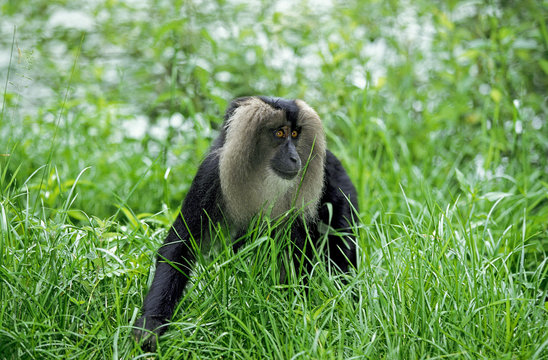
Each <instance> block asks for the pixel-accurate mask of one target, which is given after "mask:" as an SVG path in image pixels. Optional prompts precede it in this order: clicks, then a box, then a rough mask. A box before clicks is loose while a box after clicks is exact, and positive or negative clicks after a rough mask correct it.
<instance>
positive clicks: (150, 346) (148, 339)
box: [133, 315, 167, 352]
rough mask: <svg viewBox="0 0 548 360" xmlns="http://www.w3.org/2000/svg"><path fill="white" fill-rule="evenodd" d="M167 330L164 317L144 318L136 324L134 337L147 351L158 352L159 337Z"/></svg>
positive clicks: (149, 316)
mask: <svg viewBox="0 0 548 360" xmlns="http://www.w3.org/2000/svg"><path fill="white" fill-rule="evenodd" d="M166 329H167V326H166V321H165V318H164V317H163V316H153V315H152V316H151V315H148V316H143V317H141V318H140V319H139V320H137V321H136V322H135V325H134V329H133V335H134V336H135V340H136V341H137V342H138V343H139V344H140V345H141V348H142V349H143V350H145V351H150V352H154V351H156V344H157V342H158V337H159V336H160V335H162V334H163V333H164V332H165V331H166Z"/></svg>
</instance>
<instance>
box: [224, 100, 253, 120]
mask: <svg viewBox="0 0 548 360" xmlns="http://www.w3.org/2000/svg"><path fill="white" fill-rule="evenodd" d="M249 99H251V96H245V97H241V98H237V99H234V100H232V102H231V103H230V104H229V105H228V107H227V108H226V112H225V117H224V121H225V123H226V122H227V120H228V119H230V117H231V116H232V115H233V114H234V111H236V109H237V108H238V107H239V106H240V105H241V104H242V103H244V102H246V101H247V100H249Z"/></svg>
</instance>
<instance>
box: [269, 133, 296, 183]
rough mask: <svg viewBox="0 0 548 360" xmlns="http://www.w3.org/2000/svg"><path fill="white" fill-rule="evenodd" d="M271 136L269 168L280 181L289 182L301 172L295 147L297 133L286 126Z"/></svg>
mask: <svg viewBox="0 0 548 360" xmlns="http://www.w3.org/2000/svg"><path fill="white" fill-rule="evenodd" d="M271 136H273V137H274V141H273V143H274V152H273V153H274V155H273V156H272V157H271V159H270V167H271V168H272V170H274V173H275V174H276V175H278V176H279V177H281V178H282V179H286V180H291V179H293V178H294V177H295V176H296V175H297V174H298V173H299V171H300V170H301V164H302V162H301V157H300V156H299V153H298V152H297V148H296V147H295V145H296V143H297V142H298V137H299V132H298V130H297V129H291V128H290V126H288V125H286V126H282V127H280V128H278V129H276V130H275V131H274V133H273V134H272V135H271Z"/></svg>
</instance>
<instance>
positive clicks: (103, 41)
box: [0, 0, 548, 217]
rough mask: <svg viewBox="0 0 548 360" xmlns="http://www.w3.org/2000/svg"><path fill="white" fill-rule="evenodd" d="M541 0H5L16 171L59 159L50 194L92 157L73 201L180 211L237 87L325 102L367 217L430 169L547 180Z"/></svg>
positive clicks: (455, 186) (5, 65)
mask: <svg viewBox="0 0 548 360" xmlns="http://www.w3.org/2000/svg"><path fill="white" fill-rule="evenodd" d="M546 9H547V6H546V1H544V2H542V1H523V2H521V1H519V2H515V1H493V2H489V3H484V2H479V1H449V2H425V1H422V2H414V3H410V2H407V1H396V0H392V1H384V2H383V1H357V0H355V1H340V2H338V1H334V2H328V1H326V2H315V1H304V2H299V3H297V4H293V3H290V2H270V1H255V2H251V3H249V2H243V1H242V2H239V1H214V2H208V1H182V0H180V1H163V0H157V1H113V0H96V1H90V2H77V1H71V2H69V1H43V0H26V1H4V2H2V3H1V5H0V10H1V13H2V14H3V15H2V26H1V35H2V36H1V37H0V54H1V56H0V58H1V59H2V61H1V63H0V66H1V68H2V74H4V76H3V79H4V80H5V81H6V83H5V85H6V86H5V92H4V99H3V103H4V106H3V108H2V123H1V125H0V131H1V133H2V134H3V136H2V137H1V139H0V149H1V152H3V153H6V154H8V153H9V154H10V155H11V159H10V162H9V164H10V171H14V169H15V168H16V167H17V168H19V173H18V179H19V181H20V182H22V181H24V180H25V179H27V177H28V176H29V175H30V174H32V173H33V172H34V171H35V170H36V169H37V168H39V167H40V166H42V165H44V164H46V163H48V159H50V157H51V165H53V167H54V168H55V171H53V170H51V169H50V170H49V172H48V173H47V174H46V175H44V176H35V177H34V180H33V181H31V182H34V183H36V184H38V183H39V184H41V185H36V186H42V187H45V188H46V190H47V187H48V186H53V185H51V184H55V182H51V181H49V180H48V181H45V182H44V179H49V178H50V177H51V176H56V175H55V174H60V175H61V177H62V178H63V179H65V181H67V180H66V179H73V178H75V177H76V175H77V174H78V173H79V172H80V171H81V170H82V169H84V168H85V167H88V166H89V167H90V169H89V170H88V171H87V172H86V174H85V175H84V176H83V179H84V180H86V181H85V182H83V183H80V185H79V187H81V191H80V194H79V197H78V198H77V199H76V200H75V203H74V206H75V207H76V208H78V209H82V210H84V211H85V212H86V213H89V214H94V215H97V216H100V217H108V216H110V215H111V214H112V213H113V212H115V211H116V209H117V207H116V206H117V205H119V204H122V205H127V206H128V207H129V208H132V209H134V210H135V211H136V212H152V211H153V210H160V209H161V204H162V202H163V203H164V204H165V205H166V206H168V207H169V208H171V209H176V208H177V206H178V203H179V201H180V199H182V197H183V195H184V193H185V191H186V190H187V189H188V186H189V184H190V182H191V179H192V177H193V175H194V173H195V169H196V167H197V165H198V164H199V162H200V160H201V158H202V157H203V155H204V153H205V152H206V151H207V148H208V146H209V144H210V142H211V140H212V138H214V137H215V134H216V129H218V126H219V124H220V122H221V119H222V113H223V111H224V109H225V107H226V105H227V103H228V101H230V99H232V98H235V97H238V96H242V95H249V94H268V95H275V96H284V97H298V98H303V99H305V100H306V101H307V102H309V103H310V104H311V105H312V106H313V107H315V108H316V109H317V110H318V112H319V114H320V115H321V116H322V118H323V119H324V122H325V124H326V127H327V129H328V137H329V142H330V146H331V147H332V148H333V150H334V151H335V153H337V154H338V155H339V156H340V157H341V158H342V160H343V162H344V163H345V165H346V166H347V168H348V170H349V172H350V174H351V177H352V178H353V179H355V181H356V184H357V185H358V188H359V190H360V191H359V192H360V200H361V203H362V204H363V206H362V207H363V208H364V209H369V210H368V211H369V215H368V216H372V214H374V213H375V211H376V210H377V209H378V208H379V206H380V205H379V204H383V205H384V206H388V207H389V208H398V207H401V206H402V204H403V202H402V199H401V196H400V195H398V194H400V184H401V185H403V186H404V187H409V188H410V189H408V191H411V193H410V194H408V196H412V197H415V198H417V197H420V196H421V195H420V192H421V186H423V185H421V184H424V183H426V184H427V185H428V186H429V187H432V188H433V189H434V190H439V191H438V192H437V193H436V194H438V195H436V196H437V197H438V198H441V199H443V198H447V197H448V196H457V195H458V194H459V192H460V190H461V189H460V186H459V184H460V183H459V182H458V179H457V178H456V177H455V169H460V171H462V172H463V173H464V174H466V176H468V177H469V180H470V181H471V182H472V183H473V184H481V183H482V181H485V180H489V184H490V185H489V186H493V183H495V184H496V183H499V185H494V186H495V188H496V189H495V190H499V191H509V188H510V187H512V188H515V191H517V192H521V193H526V192H527V191H528V190H529V189H530V188H531V187H535V186H537V187H536V188H535V189H536V191H541V189H544V190H545V189H546V187H545V185H543V186H544V187H542V188H538V184H539V180H541V181H543V182H544V183H545V182H546V181H547V177H546V173H547V171H548V164H547V160H546V159H547V157H546V153H547V152H548V146H547V144H548V139H547V132H546V127H547V124H546V118H547V104H546V94H547V90H548V61H547V56H546V55H547V51H548V50H547V49H548V33H547V30H546V18H547V11H546ZM347 145H350V146H347ZM5 158H6V157H4V163H6V161H5ZM356 158H360V159H367V160H370V161H372V162H370V163H365V162H363V163H356V161H355V159H356ZM0 161H2V160H0ZM505 179H506V180H505ZM508 179H510V180H508ZM508 181H509V182H510V184H509V183H508ZM55 186H57V185H55ZM497 186H498V187H497ZM84 187H86V188H89V189H87V190H86V189H84ZM49 190H51V191H49V194H52V193H53V189H49ZM65 190H66V189H64V188H63V186H60V187H59V186H58V193H59V194H60V196H59V197H58V201H63V193H64V191H65ZM491 190H493V189H491ZM541 192H542V191H541ZM47 193H48V192H44V194H47ZM44 196H45V197H47V195H44ZM113 196H116V197H117V198H116V199H113ZM394 197H395V198H396V200H395V199H394ZM398 199H399V200H398ZM544 199H545V196H544ZM45 200H47V201H46V202H45V203H46V204H47V205H48V206H51V208H55V207H56V206H58V204H59V202H58V201H57V200H55V201H54V200H52V199H49V200H48V199H45ZM56 201H57V202H56ZM394 201H396V203H394ZM545 201H546V200H544V202H545Z"/></svg>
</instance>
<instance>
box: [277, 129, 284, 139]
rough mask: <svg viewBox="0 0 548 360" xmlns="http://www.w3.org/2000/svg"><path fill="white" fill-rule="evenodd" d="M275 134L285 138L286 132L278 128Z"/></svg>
mask: <svg viewBox="0 0 548 360" xmlns="http://www.w3.org/2000/svg"><path fill="white" fill-rule="evenodd" d="M274 135H276V137H277V138H280V139H281V138H283V137H284V136H285V133H284V131H283V130H282V129H280V130H276V132H275V133H274Z"/></svg>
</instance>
